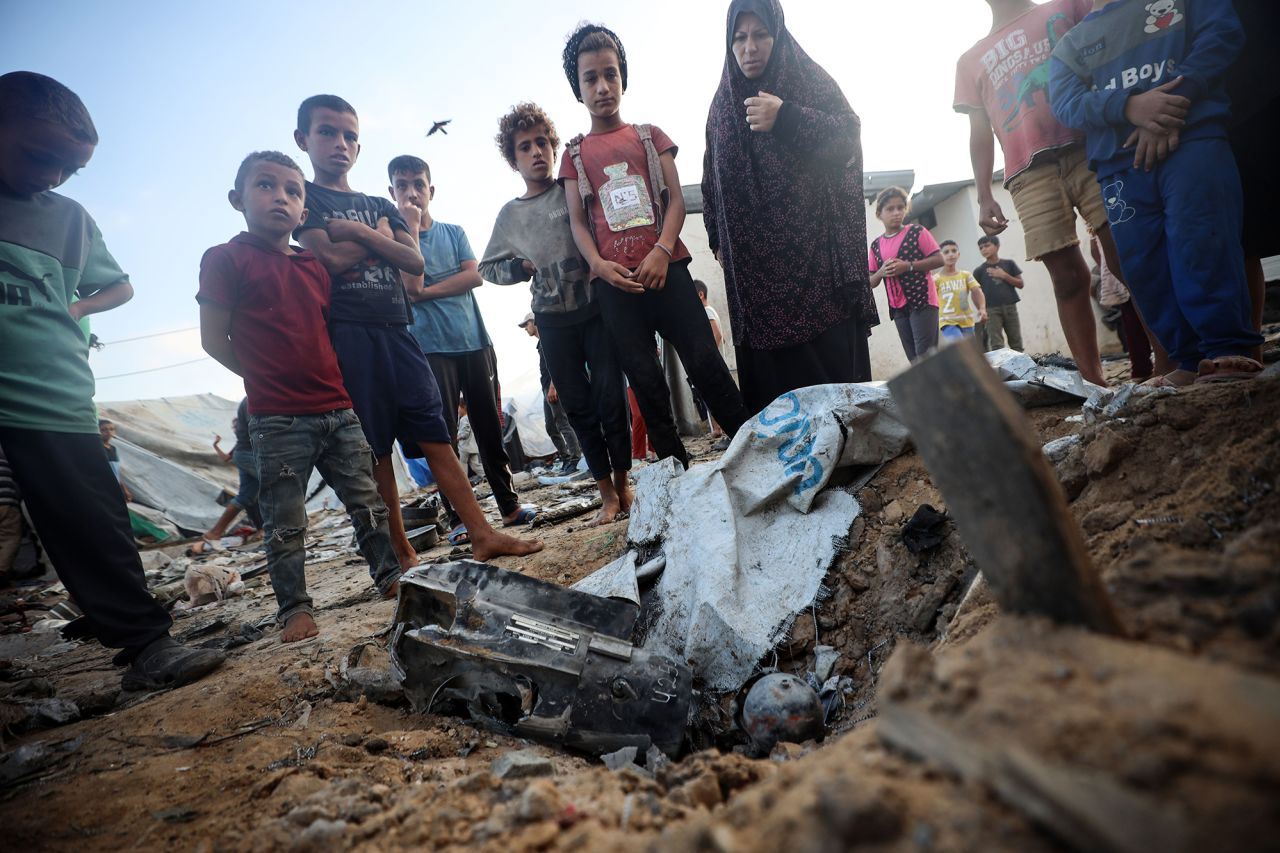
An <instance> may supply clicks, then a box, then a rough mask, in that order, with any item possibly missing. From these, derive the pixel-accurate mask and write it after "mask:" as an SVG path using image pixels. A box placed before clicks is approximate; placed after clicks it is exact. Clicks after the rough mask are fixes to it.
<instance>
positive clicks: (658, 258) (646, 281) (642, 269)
mask: <svg viewBox="0 0 1280 853" xmlns="http://www.w3.org/2000/svg"><path fill="white" fill-rule="evenodd" d="M670 264H671V257H670V256H669V255H668V254H667V253H666V252H664V251H662V250H661V249H659V248H658V247H657V246H654V247H653V248H652V249H650V250H649V254H647V255H645V256H644V260H643V261H641V262H640V266H638V267H636V279H637V280H638V281H639V282H640V284H642V285H643V286H644V288H645V290H662V288H664V287H666V284H667V267H668V266H669V265H670Z"/></svg>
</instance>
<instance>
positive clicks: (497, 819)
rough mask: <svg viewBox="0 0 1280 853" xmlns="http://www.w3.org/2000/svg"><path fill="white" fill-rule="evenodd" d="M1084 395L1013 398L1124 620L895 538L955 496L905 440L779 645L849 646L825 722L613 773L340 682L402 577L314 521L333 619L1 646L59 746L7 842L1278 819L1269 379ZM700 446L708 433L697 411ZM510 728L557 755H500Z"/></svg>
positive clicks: (199, 626)
mask: <svg viewBox="0 0 1280 853" xmlns="http://www.w3.org/2000/svg"><path fill="white" fill-rule="evenodd" d="M1119 369H1120V368H1119V366H1116V367H1113V370H1116V371H1119ZM1078 411H1079V409H1078V407H1072V406H1062V407H1054V408H1048V409H1038V410H1034V411H1032V412H1031V413H1030V418H1031V421H1032V424H1033V426H1034V428H1035V430H1036V431H1037V432H1038V433H1039V434H1040V435H1041V437H1042V438H1043V439H1045V440H1048V439H1052V438H1057V437H1060V436H1063V435H1069V434H1075V433H1078V434H1079V435H1080V437H1081V441H1080V443H1079V445H1078V446H1077V447H1076V448H1075V449H1073V450H1072V451H1070V452H1069V453H1068V454H1067V456H1066V457H1065V458H1064V459H1062V460H1061V461H1060V462H1058V463H1057V465H1056V466H1055V467H1056V470H1057V472H1058V475H1059V478H1060V480H1061V481H1062V483H1063V486H1064V490H1065V491H1066V492H1067V494H1068V496H1069V498H1070V499H1071V508H1072V512H1073V514H1074V515H1075V517H1076V519H1077V520H1078V521H1079V522H1080V523H1081V525H1082V527H1083V529H1084V530H1085V533H1086V541H1087V543H1088V547H1089V551H1090V554H1091V557H1092V559H1093V561H1094V563H1095V564H1096V566H1097V568H1098V569H1099V571H1100V572H1101V573H1102V577H1103V579H1104V582H1105V584H1106V587H1107V589H1108V591H1109V592H1110V594H1111V595H1112V597H1113V599H1114V601H1115V603H1116V607H1117V609H1118V611H1119V613H1120V616H1121V620H1122V622H1123V624H1124V625H1125V627H1126V632H1127V636H1126V637H1125V638H1124V639H1119V638H1104V637H1099V636H1096V635H1090V634H1086V633H1084V632H1081V631H1076V630H1072V629H1066V628H1060V627H1056V626H1052V625H1049V624H1047V623H1043V622H1040V621H1037V620H1026V619H1016V618H1013V617H1008V616H1001V615H999V613H998V610H997V608H996V606H995V605H994V603H992V602H991V601H990V599H989V598H988V597H987V596H985V595H984V594H982V593H981V591H978V592H977V593H975V594H974V595H972V596H970V597H969V598H968V599H967V600H965V602H964V604H963V606H961V600H962V598H963V597H964V593H965V591H966V589H967V588H968V586H969V584H970V582H971V581H972V580H973V577H974V575H975V574H976V569H975V567H974V565H973V563H972V560H971V559H970V558H969V556H968V552H967V550H966V549H965V547H964V544H963V542H962V541H961V540H960V537H959V535H958V533H956V531H955V530H954V528H953V527H951V526H950V524H949V525H948V530H949V532H948V535H947V538H946V539H945V540H944V542H943V543H942V544H941V545H940V546H938V547H937V548H935V549H933V550H931V551H928V552H926V553H924V554H921V555H913V554H911V553H910V552H909V551H908V550H907V549H906V548H905V546H904V545H903V544H902V541H901V535H900V534H901V528H902V525H903V523H904V522H905V520H906V519H907V518H909V517H910V516H911V514H912V513H913V512H914V511H915V509H916V507H917V506H919V505H920V504H924V503H928V504H932V505H933V506H935V507H937V508H939V509H944V508H945V501H944V500H943V499H942V497H941V495H940V494H939V493H938V492H937V490H936V489H935V488H934V487H933V486H932V484H931V482H930V479H929V476H928V473H927V471H926V470H925V469H924V467H923V465H922V463H921V462H920V460H919V458H918V457H917V456H916V455H915V454H914V453H911V452H909V453H907V454H905V455H903V456H901V457H899V458H898V459H895V460H893V461H892V462H890V463H889V464H887V465H886V466H885V467H884V468H883V469H882V470H881V471H880V472H879V474H878V475H877V476H876V477H875V479H874V480H872V481H871V482H870V483H869V484H868V485H867V486H866V487H864V488H863V489H862V490H861V491H860V492H859V493H858V498H859V500H860V502H861V504H862V506H863V509H864V513H863V515H862V516H861V517H860V518H858V519H857V520H856V521H854V522H853V524H852V529H851V533H852V534H853V537H852V538H853V541H855V542H856V545H855V546H854V547H853V549H852V550H851V551H850V552H848V553H846V554H844V555H842V556H841V557H840V558H838V559H837V561H836V563H835V565H834V566H833V567H832V569H831V571H830V573H829V575H828V577H827V580H826V586H827V588H828V589H829V590H830V591H831V595H830V596H829V597H828V598H826V599H825V600H824V601H822V602H820V603H817V604H816V605H815V607H814V608H813V609H812V610H811V611H810V612H808V613H806V614H803V615H801V616H800V617H799V618H798V619H797V620H796V623H795V625H794V627H793V629H792V632H791V637H790V639H789V641H788V642H787V643H785V644H784V645H783V646H782V647H781V648H780V649H779V650H778V666H779V667H780V668H782V669H785V670H789V671H795V672H803V671H804V670H805V669H808V668H812V659H813V649H814V646H815V645H817V644H819V643H821V644H825V645H831V646H833V647H835V649H836V650H837V651H838V652H839V653H840V659H839V661H838V663H837V665H836V669H837V672H839V673H841V674H844V675H847V676H848V677H850V678H851V679H852V681H853V692H852V693H851V694H850V695H849V696H848V697H847V701H846V703H845V706H844V708H843V709H842V710H841V712H840V714H839V715H838V718H837V719H836V720H835V721H834V723H833V725H832V728H831V732H830V734H829V736H828V737H827V738H826V740H825V741H824V742H823V743H822V744H814V743H809V744H803V745H793V744H788V745H783V746H780V747H779V748H778V749H776V750H775V751H774V753H773V755H771V756H770V757H767V758H762V759H750V758H747V757H745V756H744V755H742V754H738V753H735V752H733V751H726V752H721V751H718V750H715V749H710V750H704V751H701V752H696V753H694V754H691V755H688V756H686V757H685V758H683V760H681V761H679V762H678V763H675V764H671V765H665V766H663V767H660V768H655V769H652V770H641V769H638V768H627V769H624V770H622V771H617V772H615V771H609V770H607V769H605V768H604V767H602V766H601V765H600V764H599V763H598V762H593V761H589V760H587V759H584V758H580V757H576V756H573V755H570V754H567V753H564V752H559V751H556V750H553V749H550V748H547V747H544V746H539V745H537V744H530V743H527V742H522V741H518V740H513V739H511V738H508V737H504V736H500V735H496V734H493V733H491V732H488V731H484V730H480V729H477V728H475V727H473V726H472V725H470V724H469V723H467V722H465V721H463V720H459V719H455V718H446V717H436V716H420V715H417V714H414V713H412V712H410V711H409V710H408V709H407V708H406V707H403V706H400V707H388V706H384V705H380V704H377V703H376V702H370V701H368V700H367V699H366V698H363V697H360V698H355V699H354V701H353V698H352V697H351V695H350V694H349V693H347V692H344V691H343V690H341V689H339V686H340V679H339V676H338V670H339V668H340V664H341V661H342V659H343V658H344V657H345V656H346V654H347V653H348V651H349V650H350V649H352V648H353V647H354V646H356V645H358V644H360V643H363V642H374V643H378V642H380V641H384V640H385V637H386V632H387V628H388V625H389V620H390V617H391V614H392V610H393V603H392V602H387V601H381V600H377V599H376V598H375V597H374V596H373V594H372V592H371V590H370V588H369V582H368V576H367V572H366V570H365V568H364V566H363V564H362V563H361V562H360V561H359V559H358V558H356V557H354V555H352V554H351V553H350V551H349V549H347V548H345V547H344V546H343V545H341V544H336V543H333V542H329V544H330V545H333V547H332V548H329V549H328V550H330V551H334V552H335V553H334V556H333V557H332V558H330V559H324V560H318V561H313V562H312V563H311V564H310V565H309V566H308V577H309V584H310V587H311V590H312V593H313V595H314V597H315V600H316V604H317V607H318V609H319V612H318V614H317V621H318V622H319V624H320V629H321V635H320V636H319V637H317V638H315V639H312V640H308V641H305V642H302V643H298V644H294V645H288V646H286V645H282V644H281V643H280V642H279V635H278V633H277V632H276V631H275V629H274V628H270V629H268V630H267V631H266V633H265V636H264V637H263V638H262V639H259V640H257V641H255V642H250V643H248V644H246V645H242V646H239V647H238V648H234V649H233V650H231V652H230V659H229V660H228V662H227V664H226V665H225V666H224V667H223V668H222V669H221V670H220V671H219V672H218V673H216V674H215V675H213V676H211V677H209V678H206V679H205V680H203V681H201V682H198V683H196V684H193V685H189V686H187V687H184V688H181V689H179V690H174V691H169V692H162V693H156V694H148V695H121V694H119V690H118V686H119V670H116V669H114V668H113V667H112V666H111V664H110V654H109V653H108V652H107V651H105V650H103V649H102V648H100V647H98V646H96V645H94V644H83V645H77V646H74V647H71V648H64V647H61V646H59V645H54V646H51V647H48V648H46V649H44V650H43V651H41V652H38V653H36V654H34V655H32V654H31V651H32V650H34V647H35V645H36V644H38V643H39V642H41V641H40V640H39V639H38V638H37V640H33V641H31V643H32V645H31V647H30V648H28V649H27V650H26V651H25V652H23V650H22V649H20V648H18V646H17V645H8V646H4V648H9V649H17V651H19V652H22V653H13V652H10V653H9V657H10V660H9V661H8V665H7V666H4V664H0V679H2V680H0V722H6V723H8V724H9V728H8V729H6V733H5V735H4V748H5V750H6V751H7V755H9V756H10V757H12V756H13V755H14V754H15V753H14V750H16V749H19V748H23V747H27V748H29V749H30V750H41V749H42V750H44V753H45V758H44V759H42V760H41V761H39V762H34V763H32V764H31V765H30V766H31V771H30V772H29V773H26V774H25V775H21V776H19V777H18V778H9V779H8V780H7V784H4V786H3V787H0V820H3V824H4V826H5V832H6V835H7V843H6V846H8V844H12V845H13V848H12V849H24V850H25V849H32V850H36V849H39V850H69V849H92V850H125V849H162V848H178V849H197V850H276V849H316V850H321V849H324V850H328V849H361V850H385V849H398V848H415V849H421V848H426V849H459V850H460V849H486V850H502V851H506V853H516V851H526V850H530V851H531V850H606V849H615V850H620V851H622V850H652V851H666V850H717V851H737V850H759V851H774V850H780V849H792V850H796V851H810V850H812V851H826V850H841V849H849V848H858V849H868V850H878V849H884V850H890V849H892V850H907V849H930V850H932V849H937V850H960V849H1000V850H1030V851H1034V850H1041V849H1062V848H1074V849H1079V850H1097V849H1115V850H1138V849H1280V840H1277V839H1280V832H1277V830H1278V829H1280V811H1277V808H1276V803H1278V802H1280V681H1278V680H1277V676H1278V675H1280V655H1277V651H1280V544H1277V543H1278V542H1280V537H1278V536H1277V534H1278V533H1280V490H1277V485H1278V480H1280V380H1276V379H1273V380H1262V381H1256V382H1252V383H1239V384H1232V385H1223V386H1217V387H1198V388H1194V389H1191V390H1189V391H1185V392H1182V393H1179V394H1177V395H1176V396H1159V397H1151V398H1146V399H1144V400H1142V401H1141V402H1140V403H1137V404H1135V405H1134V406H1133V407H1131V409H1130V410H1128V411H1126V412H1125V413H1124V417H1123V419H1120V420H1113V421H1110V422H1106V423H1103V424H1098V425H1092V426H1082V425H1081V424H1080V423H1077V422H1073V421H1071V420H1068V418H1070V417H1071V416H1072V415H1075V414H1077V413H1078ZM691 447H693V448H695V449H697V450H700V451H704V453H703V455H702V456H701V459H700V461H706V460H708V459H709V458H710V456H709V455H707V454H706V453H705V450H706V442H694V443H693V444H692V445H691ZM563 493H564V491H563V490H559V489H556V488H555V487H547V488H543V489H540V490H532V489H523V490H522V497H523V498H524V499H525V500H531V501H535V502H541V503H544V504H546V503H551V502H553V501H554V500H556V499H557V497H558V496H560V495H562V494H563ZM588 517H589V516H584V517H583V518H581V519H577V520H571V521H567V522H563V523H561V524H559V525H555V526H552V527H549V528H542V529H539V530H538V531H536V534H537V535H538V536H540V537H541V538H543V540H544V541H545V542H546V545H547V548H546V550H545V551H544V552H542V553H541V554H538V555H535V556H533V557H530V558H526V559H522V560H513V559H503V560H498V561H495V562H496V563H497V564H498V565H500V566H502V567H504V568H509V569H516V570H519V571H522V572H525V573H527V574H530V575H532V576H534V577H538V578H541V579H544V580H549V581H555V582H558V583H565V584H568V583H571V582H573V581H576V580H577V579H579V578H581V577H583V576H585V575H587V574H589V573H590V572H591V571H592V570H594V569H595V568H597V567H598V566H600V565H602V564H604V563H605V562H607V561H609V560H610V559H612V558H614V557H616V556H617V555H618V554H620V553H621V552H622V549H623V544H624V540H625V534H626V522H625V521H623V522H616V523H613V524H610V525H606V526H604V527H600V528H587V527H585V526H584V525H583V524H582V522H583V521H584V520H585V519H586V518H588ZM322 523H324V522H323V520H322ZM328 523H329V524H333V523H334V522H328ZM1011 524H1012V526H1011V531H1010V532H1011V535H1016V532H1017V531H1016V519H1015V520H1012V522H1011ZM325 535H326V533H325V530H323V529H321V530H317V539H319V540H322V541H328V540H324V536H325ZM317 550H319V551H326V546H325V545H321V546H320V547H319V548H318V549H317ZM326 553H327V551H326ZM447 553H448V549H447V548H437V549H434V550H433V551H431V552H429V553H426V554H424V555H423V557H424V559H432V558H435V557H439V556H443V555H445V554H447ZM248 587H249V588H248V590H247V591H246V594H245V595H244V596H242V597H239V598H233V599H230V600H228V601H227V602H224V603H221V604H217V605H212V606H209V607H206V608H201V609H197V610H196V611H194V612H193V613H191V614H189V615H185V616H183V617H181V618H179V620H178V622H177V624H176V626H175V633H177V634H178V635H180V636H181V635H184V634H186V635H189V636H191V640H190V641H191V642H200V641H203V640H206V639H217V638H224V637H227V636H233V635H236V634H237V633H238V632H239V631H240V630H241V626H242V625H245V624H253V623H258V622H260V621H261V620H262V619H263V618H264V617H269V616H270V615H271V614H272V612H273V609H274V608H273V601H272V597H271V593H270V587H269V585H268V584H267V583H266V580H265V577H259V578H256V579H254V580H252V581H250V582H249V584H248ZM12 636H13V635H10V636H9V637H6V638H5V639H6V640H10V641H11V642H25V641H12ZM770 662H771V661H770ZM50 696H53V697H57V698H65V699H70V700H72V701H74V702H76V704H77V705H78V706H79V708H80V709H81V712H82V713H83V714H84V715H85V717H86V718H85V719H82V720H80V721H78V722H72V723H69V724H66V725H60V726H49V727H45V728H41V729H36V730H32V731H27V732H25V733H16V732H15V731H14V729H15V727H19V726H20V725H22V724H21V723H18V722H17V721H18V720H20V719H21V717H22V714H21V712H20V708H21V706H23V705H29V704H30V703H31V702H37V701H41V700H43V699H46V698H47V697H50ZM519 749H524V750H530V751H532V752H533V753H535V754H537V755H540V756H543V757H545V758H547V759H549V767H546V768H543V770H544V771H547V772H552V774H553V775H543V776H539V777H537V778H521V779H501V778H498V777H497V776H495V775H494V774H493V773H491V772H490V768H491V765H492V764H493V762H494V761H495V760H496V759H498V758H500V757H501V756H503V755H505V754H507V753H509V752H511V751H513V750H519ZM3 767H4V765H3V764H0V769H2V768H3ZM655 771H656V772H655Z"/></svg>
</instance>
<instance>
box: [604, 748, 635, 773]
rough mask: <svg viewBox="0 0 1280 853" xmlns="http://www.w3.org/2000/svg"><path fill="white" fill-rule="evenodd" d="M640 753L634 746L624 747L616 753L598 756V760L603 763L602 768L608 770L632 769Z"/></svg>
mask: <svg viewBox="0 0 1280 853" xmlns="http://www.w3.org/2000/svg"><path fill="white" fill-rule="evenodd" d="M639 753H640V749H639V748H638V747H634V746H624V747H623V748H622V749H619V750H617V751H616V752H610V753H607V754H605V755H602V756H600V760H601V761H603V762H604V766H605V767H608V768H609V769H610V770H614V771H617V770H621V769H622V768H624V767H634V766H635V763H636V756H637V755H638V754H639Z"/></svg>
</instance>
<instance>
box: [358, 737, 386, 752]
mask: <svg viewBox="0 0 1280 853" xmlns="http://www.w3.org/2000/svg"><path fill="white" fill-rule="evenodd" d="M390 746H391V744H389V743H387V739H386V738H381V737H371V738H369V739H368V740H367V741H365V742H364V751H365V752H367V753H369V754H370V755H377V754H378V753H380V752H386V751H387V749H388V748H389V747H390Z"/></svg>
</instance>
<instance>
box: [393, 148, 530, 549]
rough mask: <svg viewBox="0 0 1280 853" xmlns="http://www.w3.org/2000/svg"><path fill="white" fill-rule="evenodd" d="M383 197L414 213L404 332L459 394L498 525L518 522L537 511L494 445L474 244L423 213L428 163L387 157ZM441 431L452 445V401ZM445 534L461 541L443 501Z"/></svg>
mask: <svg viewBox="0 0 1280 853" xmlns="http://www.w3.org/2000/svg"><path fill="white" fill-rule="evenodd" d="M387 177H388V179H389V180H390V181H391V186H390V187H389V188H388V189H389V191H390V192H391V197H392V198H394V199H395V200H396V204H397V205H399V206H400V208H401V209H402V210H403V209H405V208H406V207H407V208H409V209H411V210H415V209H416V210H418V211H421V212H420V213H419V214H418V246H419V248H420V249H421V250H422V260H423V264H424V266H425V267H426V269H425V272H424V274H423V275H421V276H418V275H413V274H410V273H406V274H405V276H406V281H405V286H406V288H407V289H408V290H409V292H410V294H411V296H410V299H411V301H412V304H413V310H412V314H413V325H411V326H410V327H409V332H410V334H412V335H413V338H414V340H416V341H417V342H418V346H420V347H421V348H422V352H423V354H424V355H426V357H427V363H428V364H430V365H431V372H432V373H433V374H434V375H435V380H436V384H437V385H439V386H440V396H441V397H442V398H443V399H445V400H450V401H455V400H457V399H458V396H459V394H461V396H462V398H463V399H464V400H465V401H466V403H467V416H468V417H469V418H470V420H471V431H472V434H473V435H474V436H475V439H476V446H477V448H478V449H479V453H480V463H481V465H483V466H484V475H485V478H486V479H487V480H488V481H489V487H490V488H491V489H493V497H494V500H496V501H497V503H498V511H499V512H500V513H502V521H503V523H504V524H506V525H509V526H510V525H516V524H526V523H528V522H530V521H532V520H533V518H534V517H535V516H536V515H537V514H538V513H537V510H536V509H535V508H534V507H528V506H521V505H520V498H519V497H518V496H517V495H516V490H515V484H514V483H513V482H512V478H511V463H510V460H509V459H508V458H507V451H506V450H505V449H504V448H503V446H502V421H501V419H500V418H499V416H498V388H497V378H498V364H497V359H496V357H495V355H494V352H493V344H492V343H491V342H490V340H489V333H488V332H486V331H485V328H484V319H483V318H481V316H480V306H479V305H477V304H476V297H475V294H474V293H473V292H472V291H474V290H475V288H477V287H479V286H480V285H481V284H482V283H483V279H481V277H480V272H479V270H478V269H477V264H476V255H475V252H473V251H471V243H470V242H469V241H468V240H467V234H466V232H465V231H463V230H462V227H461V226H459V225H451V224H449V223H447V222H437V221H435V220H434V219H432V218H431V200H432V199H433V198H435V194H436V188H435V187H433V186H432V185H431V167H430V166H428V165H427V163H426V161H424V160H422V159H420V158H418V157H414V156H412V155H410V154H405V155H402V156H400V157H396V158H395V159H394V160H392V161H391V162H390V163H389V164H388V165H387ZM444 420H445V423H446V424H447V425H448V427H449V436H450V438H451V440H452V441H453V443H454V444H455V445H456V444H457V440H458V415H457V409H456V408H455V407H454V406H445V407H444ZM445 506H446V509H447V511H448V513H449V526H450V527H452V528H453V532H452V533H450V535H449V541H450V542H453V543H455V544H457V543H459V542H461V541H464V540H463V539H462V534H464V532H465V529H464V528H463V527H462V525H460V523H459V519H458V516H457V513H455V512H454V511H453V508H452V507H451V506H449V504H448V501H447V500H446V501H445Z"/></svg>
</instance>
